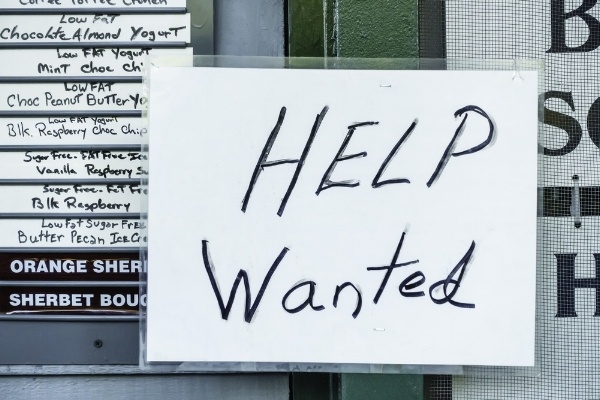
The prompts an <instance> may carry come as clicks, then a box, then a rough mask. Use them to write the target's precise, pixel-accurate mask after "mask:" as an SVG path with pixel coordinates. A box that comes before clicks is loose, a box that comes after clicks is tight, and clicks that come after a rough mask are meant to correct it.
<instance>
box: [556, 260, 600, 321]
mask: <svg viewBox="0 0 600 400" xmlns="http://www.w3.org/2000/svg"><path fill="white" fill-rule="evenodd" d="M555 257H556V306H557V308H558V310H557V311H556V318H565V317H576V316H577V313H576V312H575V289H577V288H589V289H594V290H595V291H596V311H595V312H594V317H600V254H594V261H595V263H596V266H595V267H596V276H594V277H593V278H575V257H577V254H572V253H571V254H555Z"/></svg>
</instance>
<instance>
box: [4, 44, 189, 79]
mask: <svg viewBox="0 0 600 400" xmlns="http://www.w3.org/2000/svg"><path fill="white" fill-rule="evenodd" d="M148 54H152V55H167V54H172V55H178V56H180V55H190V56H191V55H192V54H193V49H192V48H191V47H190V48H185V49H149V48H146V49H128V48H127V49H123V48H87V47H86V48H83V49H39V50H29V49H23V50H8V49H7V50H0V60H14V62H3V63H0V76H6V77H16V76H19V77H25V76H26V77H44V76H127V75H135V76H140V75H142V72H143V67H144V60H145V58H146V56H147V55H148Z"/></svg>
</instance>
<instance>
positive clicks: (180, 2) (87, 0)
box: [0, 0, 185, 10]
mask: <svg viewBox="0 0 600 400" xmlns="http://www.w3.org/2000/svg"><path fill="white" fill-rule="evenodd" d="M167 7H169V8H185V0H2V4H1V5H0V10H2V9H9V8H16V9H19V8H21V9H23V10H31V9H37V8H46V9H47V8H56V9H65V8H89V9H94V10H97V9H106V10H110V9H111V8H113V9H114V8H131V9H136V8H167Z"/></svg>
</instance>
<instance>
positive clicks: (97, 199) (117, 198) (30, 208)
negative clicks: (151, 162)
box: [0, 183, 146, 214]
mask: <svg viewBox="0 0 600 400" xmlns="http://www.w3.org/2000/svg"><path fill="white" fill-rule="evenodd" d="M145 191H146V189H143V188H142V187H141V185H139V184H133V185H129V184H110V183H107V184H106V185H79V184H73V185H39V186H37V185H36V186H33V185H25V186H10V185H6V186H0V210H2V213H38V214H39V213H89V214H98V213H139V212H140V196H141V194H142V193H143V192H145Z"/></svg>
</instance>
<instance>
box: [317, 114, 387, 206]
mask: <svg viewBox="0 0 600 400" xmlns="http://www.w3.org/2000/svg"><path fill="white" fill-rule="evenodd" d="M377 124H379V122H373V121H369V122H360V123H357V124H354V125H350V126H349V127H348V133H347V134H346V137H345V138H344V141H343V142H342V145H341V146H340V148H339V150H338V152H337V154H336V155H335V157H334V158H333V161H331V164H329V167H328V168H327V171H325V173H324V174H323V178H322V179H321V183H320V184H319V187H318V189H317V191H316V192H315V193H316V194H317V196H318V195H319V193H321V192H322V191H323V190H325V189H329V188H331V187H335V186H339V187H356V186H358V185H360V182H359V181H358V180H356V179H349V180H345V181H341V182H332V181H331V180H330V179H329V178H331V174H332V173H333V170H334V169H335V166H336V165H337V163H339V162H340V161H346V160H351V159H353V158H362V157H366V156H367V152H366V151H362V152H360V153H355V154H348V155H345V154H344V151H345V150H346V147H348V143H350V139H352V136H353V135H354V132H356V128H359V127H361V126H370V125H377Z"/></svg>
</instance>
